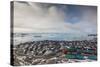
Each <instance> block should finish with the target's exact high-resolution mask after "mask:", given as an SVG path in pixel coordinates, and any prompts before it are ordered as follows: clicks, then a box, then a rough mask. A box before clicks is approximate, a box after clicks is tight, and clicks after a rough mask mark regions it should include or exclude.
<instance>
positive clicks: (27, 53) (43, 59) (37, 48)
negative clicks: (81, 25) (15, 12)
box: [13, 39, 97, 66]
mask: <svg viewBox="0 0 100 67" xmlns="http://www.w3.org/2000/svg"><path fill="white" fill-rule="evenodd" d="M72 46H74V47H81V48H96V49H97V42H96V40H95V39H93V40H89V41H88V40H83V41H52V40H43V41H33V42H25V43H20V44H18V45H15V46H14V48H13V59H14V65H15V66H20V65H38V64H56V63H71V62H81V60H77V59H68V58H65V54H64V53H63V52H62V49H65V48H70V47H72ZM83 61H93V60H89V59H85V60H82V62H83Z"/></svg>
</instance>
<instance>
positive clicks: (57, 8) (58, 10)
mask: <svg viewBox="0 0 100 67" xmlns="http://www.w3.org/2000/svg"><path fill="white" fill-rule="evenodd" d="M14 32H18V33H76V34H77V33H78V34H89V33H96V32H97V8H96V6H79V5H67V4H50V3H33V2H14Z"/></svg>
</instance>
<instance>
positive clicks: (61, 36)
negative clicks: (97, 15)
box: [14, 33, 93, 45]
mask: <svg viewBox="0 0 100 67" xmlns="http://www.w3.org/2000/svg"><path fill="white" fill-rule="evenodd" d="M91 38H93V37H88V35H80V34H68V33H14V45H17V44H20V43H24V42H31V41H40V40H60V41H61V40H65V41H72V40H73V41H74V40H88V39H91Z"/></svg>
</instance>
